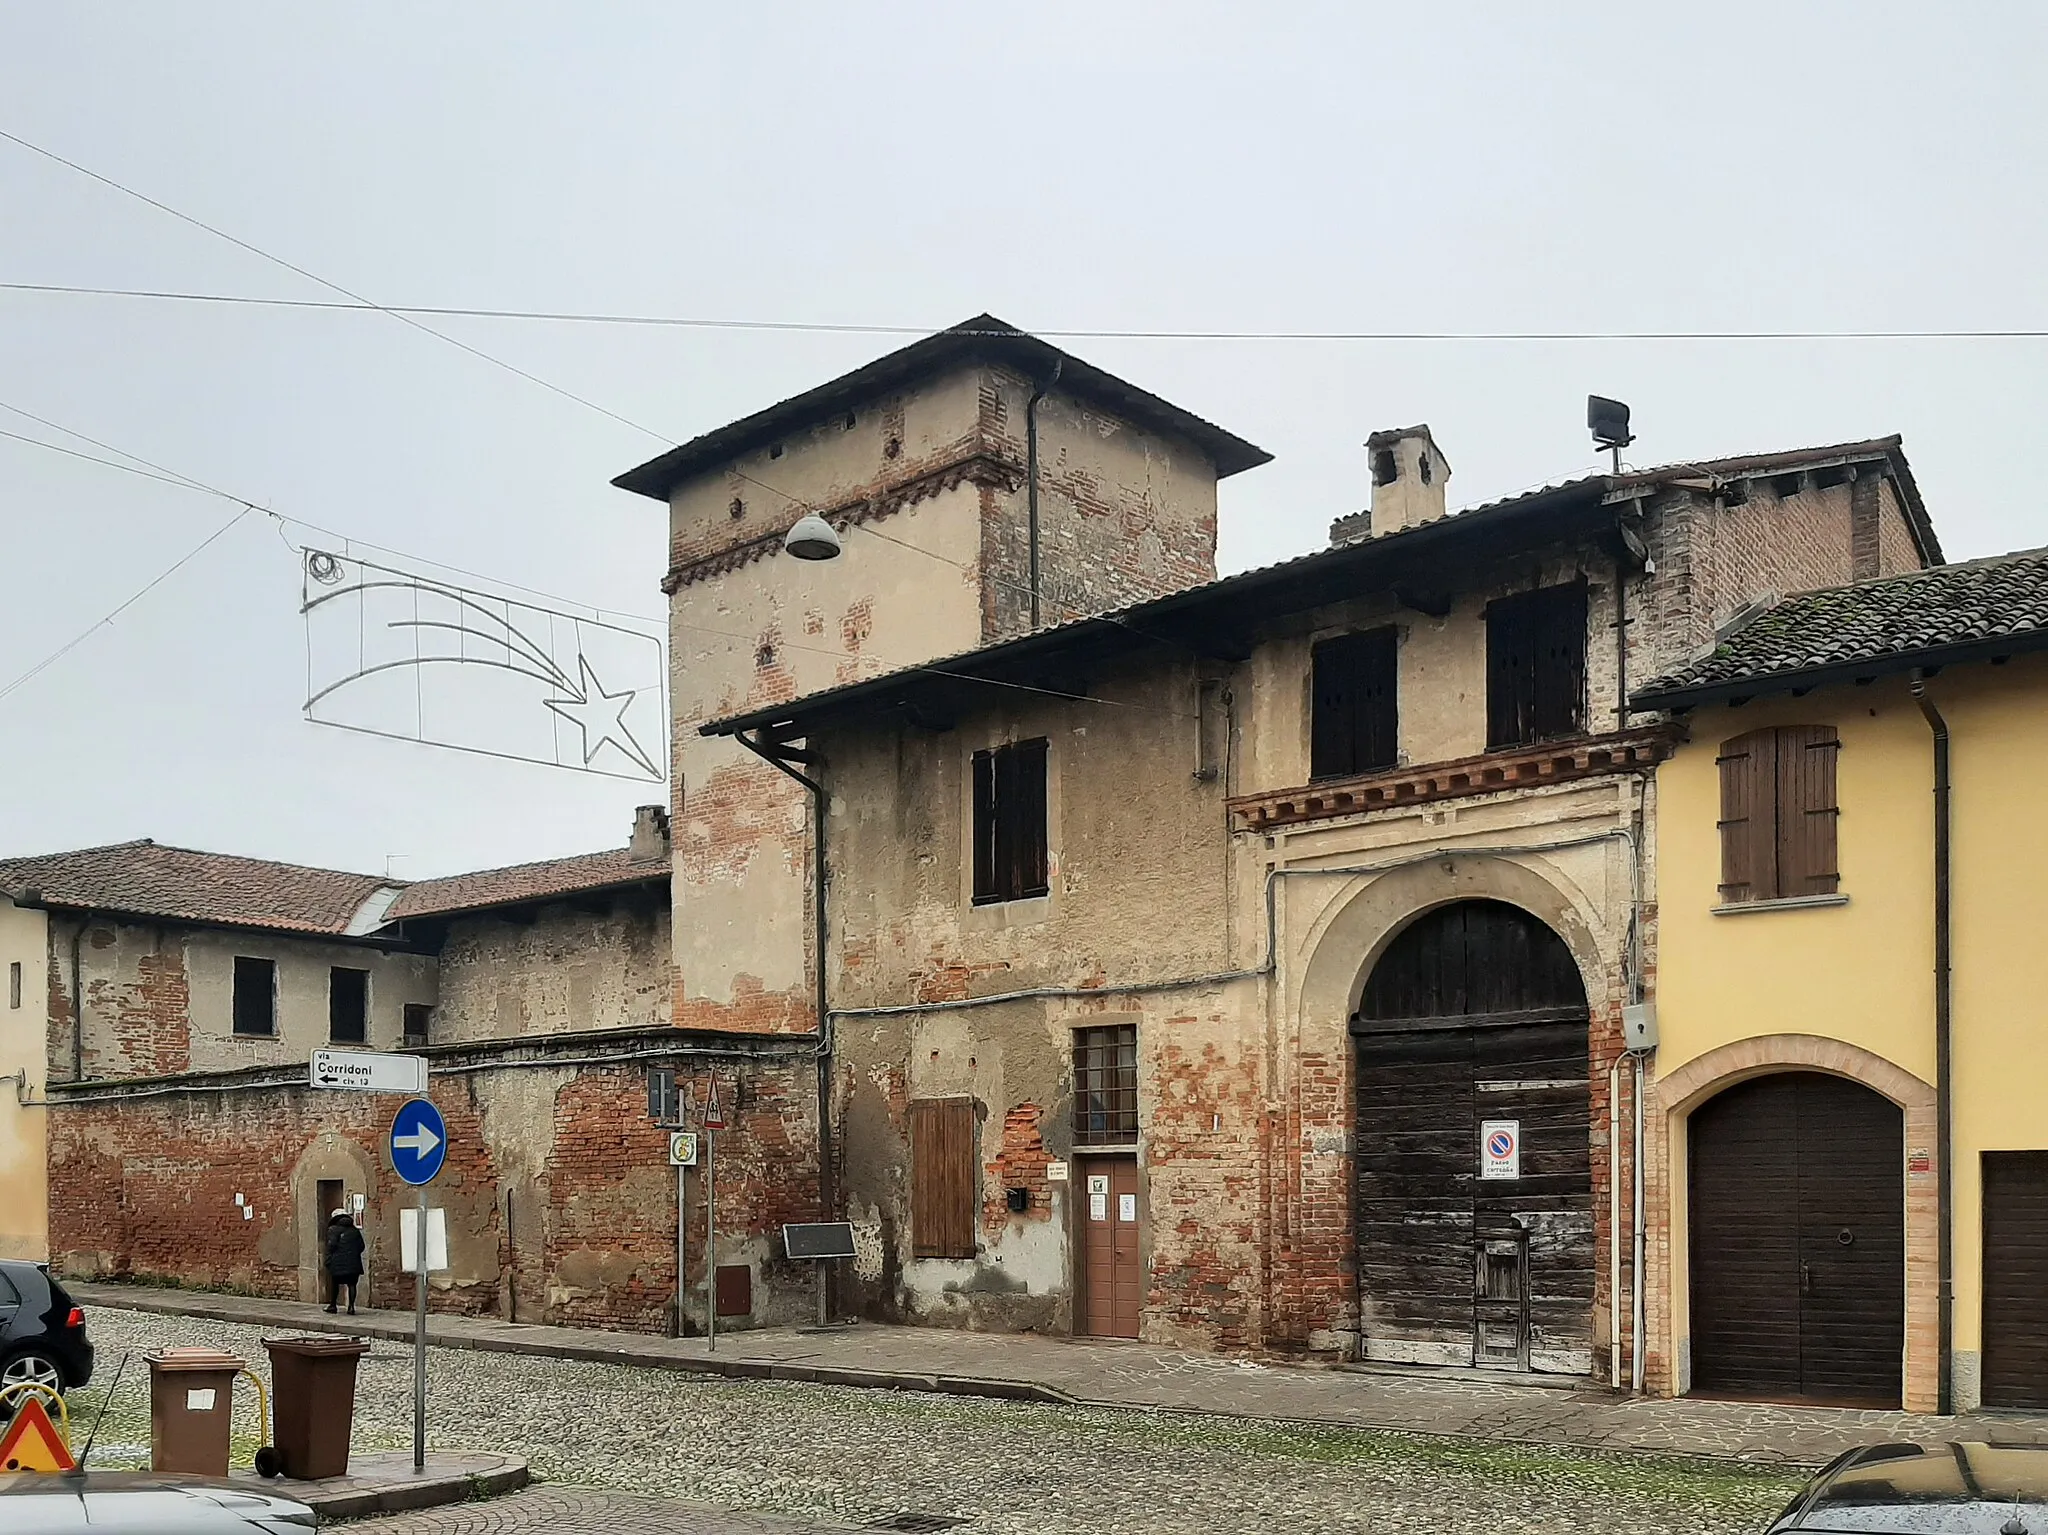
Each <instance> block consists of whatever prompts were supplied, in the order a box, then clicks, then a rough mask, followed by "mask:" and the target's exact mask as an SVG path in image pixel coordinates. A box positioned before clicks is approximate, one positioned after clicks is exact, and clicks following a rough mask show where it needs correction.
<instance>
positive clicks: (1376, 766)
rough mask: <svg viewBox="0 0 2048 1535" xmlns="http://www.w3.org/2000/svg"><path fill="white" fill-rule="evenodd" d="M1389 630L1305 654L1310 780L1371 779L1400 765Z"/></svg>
mask: <svg viewBox="0 0 2048 1535" xmlns="http://www.w3.org/2000/svg"><path fill="white" fill-rule="evenodd" d="M1395 652H1396V636H1395V633H1394V630H1393V629H1391V628H1386V629H1368V630H1366V631H1365V632H1364V633H1363V634H1340V635H1338V636H1337V637H1336V638H1335V639H1329V640H1324V641H1323V642H1322V643H1321V644H1319V645H1317V646H1316V647H1315V649H1314V650H1312V651H1311V652H1310V653H1309V670H1310V674H1311V682H1310V693H1311V697H1310V703H1309V716H1310V719H1309V752H1308V758H1309V763H1308V771H1309V776H1310V777H1311V778H1343V777H1348V776H1350V775H1351V774H1354V773H1375V772H1378V771H1380V770H1381V769H1383V768H1390V767H1392V766H1394V764H1395V763H1396V762H1397V761H1399V760H1400V742H1399V739H1398V715H1397V712H1396V669H1397V662H1396V654H1395Z"/></svg>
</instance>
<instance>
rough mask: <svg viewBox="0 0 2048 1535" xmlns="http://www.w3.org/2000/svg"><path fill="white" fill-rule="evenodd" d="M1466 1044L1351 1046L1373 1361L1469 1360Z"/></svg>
mask: <svg viewBox="0 0 2048 1535" xmlns="http://www.w3.org/2000/svg"><path fill="white" fill-rule="evenodd" d="M1472 1105H1473V1073H1472V1037H1471V1034H1470V1032H1469V1031H1464V1030H1432V1031H1426V1032H1418V1033H1397V1034H1368V1035H1363V1036H1361V1037H1360V1039H1359V1041H1358V1117H1357V1124H1358V1152H1357V1160H1358V1168H1357V1172H1358V1268H1359V1293H1360V1296H1361V1298H1362V1300H1363V1303H1364V1306H1365V1308H1366V1327H1365V1333H1366V1341H1367V1348H1368V1350H1369V1352H1370V1354H1371V1357H1373V1358H1375V1359H1390V1360H1404V1361H1411V1362H1422V1363H1429V1364H1470V1363H1471V1362H1472V1288H1473V1250H1474V1249H1473V1219H1472V1214H1473V1212H1472V1184H1473V1174H1474V1164H1475V1162H1476V1160H1477V1147H1476V1145H1475V1143H1474V1141H1473V1133H1474V1132H1473V1125H1474V1124H1475V1122H1476V1121H1475V1120H1474V1117H1473V1112H1472Z"/></svg>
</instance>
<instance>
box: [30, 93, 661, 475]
mask: <svg viewBox="0 0 2048 1535" xmlns="http://www.w3.org/2000/svg"><path fill="white" fill-rule="evenodd" d="M0 139H5V140H7V142H9V143H11V144H18V145H20V146H21V147H22V148H23V149H26V150H28V151H30V152H31V153H32V154H38V155H41V156H42V157H43V158H44V159H46V160H52V161H54V162H56V163H57V164H58V165H62V166H64V167H66V168H67V169H69V170H73V171H76V172H77V173H78V174H79V175H81V176H85V177H87V178H89V179H90V180H93V181H97V182H98V183H99V184H100V185H101V186H105V187H111V188H112V189H113V190H115V191H116V192H119V193H121V194H123V195H124V196H127V197H132V198H134V199H135V200H136V201H137V202H141V203H147V204H148V205H149V206H150V207H152V208H155V209H156V210H157V211H158V212H160V213H167V214H169V215H170V216H171V217H172V218H174V219H177V220H178V221H179V222H180V223H184V224H190V225H191V226H192V227H193V228H194V229H202V230H204V231H205V232H206V233H208V234H210V235H212V236H214V237H215V238H216V239H221V240H225V241H227V242H228V244H230V245H233V246H236V247H238V248H239V249H241V250H245V251H247V252H248V253H249V254H250V255H252V256H260V257H261V258H262V259H263V260H265V261H268V262H270V263H271V264H272V265H274V266H280V267H283V268H284V269H285V270H286V271H287V272H292V273H295V274H296V275H298V276H300V277H303V278H305V279H306V280H307V281H308V282H314V283H318V284H319V285H320V286H321V287H323V288H326V289H327V290H328V291H329V292H332V293H339V294H340V295H341V296H342V297H343V298H345V299H349V300H351V301H352V302H353V303H354V304H356V305H358V306H360V307H362V308H364V309H371V310H375V311H377V312H378V313H379V314H388V315H390V316H391V318H392V319H394V320H397V321H398V322H399V323H400V324H402V325H410V326H411V327H412V328H413V329H414V330H417V331H422V332H424V333H425V334H427V335H429V336H432V337H433V338H434V339H435V340H437V341H445V342H446V343H447V344H448V345H449V346H452V347H455V348H457V349H458V350H460V351H464V352H467V353H469V355H470V356H472V357H477V358H481V359H482V360H483V361H485V362H487V363H489V364H491V366H493V367H495V368H503V369H504V370H505V371H506V372H508V373H514V374H517V375H518V376H519V377H520V378H523V379H525V380H526V381H527V382H528V383H532V384H538V385H540V387H541V388H543V389H546V390H548V391H550V392H551V393H554V394H558V395H560V396H561V397H562V398H563V399H565V400H573V401H575V402H576V403H577V404H578V405H581V406H583V407H585V408H586V409H588V410H594V411H596V412H597V413H598V414H599V415H601V416H609V417H610V418H611V419H612V420H614V421H616V422H618V423H619V424H620V425H621V426H630V427H631V428H632V429H633V430H634V431H636V432H644V433H646V434H647V435H648V436H649V437H656V438H660V439H661V440H662V441H663V442H666V441H668V440H669V437H668V434H667V433H665V432H658V431H656V430H655V429H654V428H653V427H651V426H646V425H643V424H642V423H640V422H638V421H635V420H633V419H632V418H630V417H628V416H622V415H620V414H619V413H618V412H617V411H615V410H612V409H609V408H608V407H606V406H603V405H600V404H598V403H597V402H596V401H595V400H588V399H585V398H584V397H583V396H582V395H580V394H577V393H576V392H575V391H573V390H569V389H564V388H563V387H562V386H561V385H560V384H554V383H550V382H549V381H548V380H546V379H544V378H542V377H541V376H540V375H539V374H537V373H530V372H528V371H527V370H526V369H524V368H522V367H520V366H518V365H517V364H516V363H510V362H507V361H505V359H504V358H502V357H494V356H492V355H491V354H490V353H489V352H486V351H484V350H483V349H482V348H481V347H475V346H471V345H470V344H469V343H468V342H467V341H463V340H460V339H458V338H456V337H454V336H451V335H449V334H448V333H447V332H446V331H440V330H436V329H434V327H433V326H431V325H427V324H425V323H423V322H421V321H420V320H417V319H415V318H413V316H412V315H411V314H409V313H407V312H405V311H402V310H397V309H391V308H387V307H386V306H385V305H383V304H380V303H378V302H377V301H376V300H375V299H371V298H366V297H364V296H363V295H362V294H360V293H358V292H356V291H355V290H354V289H353V288H347V287H344V286H343V285H342V284H340V283H338V282H335V281H334V280H333V279H331V278H327V277H322V276H321V275H320V274H319V273H318V272H313V271H309V270H307V269H306V268H305V267H302V266H300V265H299V264H298V263H297V262H294V261H287V260H286V259H285V258H284V257H282V256H279V255H277V254H275V253H274V252H271V251H267V250H265V249H263V247H262V246H260V245H252V244H251V243H250V242H249V241H247V240H244V239H242V238H240V237H239V236H237V235H231V234H229V233H228V232H227V231H226V230H225V229H221V228H219V227H217V226H215V225H213V224H209V223H207V222H206V221H205V220H204V219H201V218H195V217H193V216H192V215H191V214H189V213H185V212H183V211H181V210H180V209H177V208H173V207H172V206H171V205H170V204H169V203H166V202H160V201H158V200H157V199H156V198H154V197H151V196H150V195H149V194H148V193H146V192H138V191H136V190H135V188H133V187H131V186H126V185H124V184H123V183H121V182H119V181H116V180H115V179H114V178H113V177H111V176H104V175H101V174H100V173H99V172H98V171H96V170H93V169H92V168H91V167H89V166H84V165H80V164H79V163H78V162H77V161H76V160H68V159H66V158H65V157H64V156H63V155H60V154H58V153H57V152H56V151H55V150H51V149H45V148H43V146H42V145H40V144H36V143H31V142H30V141H29V140H27V139H25V138H23V137H21V135H19V134H16V133H9V132H8V131H7V130H6V129H4V128H0Z"/></svg>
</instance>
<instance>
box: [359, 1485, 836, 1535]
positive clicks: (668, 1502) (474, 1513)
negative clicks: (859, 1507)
mask: <svg viewBox="0 0 2048 1535" xmlns="http://www.w3.org/2000/svg"><path fill="white" fill-rule="evenodd" d="M346 1528H347V1529H348V1530H349V1531H350V1535H817V1532H819V1531H823V1530H827V1529H844V1528H845V1526H843V1525H818V1524H812V1523H810V1522H809V1521H807V1520H799V1519H791V1518H788V1517H786V1516H784V1515H781V1514H742V1513H732V1512H728V1511H726V1510H723V1509H716V1508H707V1507H705V1506H703V1505H702V1504H693V1503H683V1502H679V1501H677V1500H675V1499H672V1498H644V1497H638V1496H635V1495H634V1494H632V1493H624V1492H604V1491H601V1490H600V1489H598V1488H595V1487H529V1488H527V1489H526V1491H524V1492H515V1493H513V1494H511V1495H510V1496H509V1497H503V1498H493V1499H492V1500H491V1501H490V1502H488V1503H457V1504H455V1505H453V1506H452V1507H449V1508H430V1509H427V1510H426V1511H424V1512H423V1513H417V1514H399V1515H396V1516H395V1517H392V1518H388V1519H361V1520H356V1521H353V1522H351V1523H350V1524H348V1525H347V1527H346Z"/></svg>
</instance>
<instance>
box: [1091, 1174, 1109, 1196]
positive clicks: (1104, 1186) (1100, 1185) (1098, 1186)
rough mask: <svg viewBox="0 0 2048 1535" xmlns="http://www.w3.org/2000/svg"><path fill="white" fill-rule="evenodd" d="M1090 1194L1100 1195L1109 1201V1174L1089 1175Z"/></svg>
mask: <svg viewBox="0 0 2048 1535" xmlns="http://www.w3.org/2000/svg"><path fill="white" fill-rule="evenodd" d="M1088 1192H1089V1193H1090V1194H1100V1195H1101V1196H1102V1197H1103V1198H1104V1199H1107V1198H1108V1197H1109V1174H1108V1173H1090V1174H1089V1175H1088Z"/></svg>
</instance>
